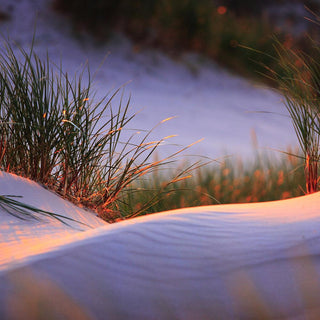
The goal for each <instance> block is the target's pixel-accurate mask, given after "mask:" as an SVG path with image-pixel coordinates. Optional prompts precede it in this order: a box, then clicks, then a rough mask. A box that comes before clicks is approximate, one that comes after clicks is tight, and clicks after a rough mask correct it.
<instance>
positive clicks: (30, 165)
mask: <svg viewBox="0 0 320 320" xmlns="http://www.w3.org/2000/svg"><path fill="white" fill-rule="evenodd" d="M3 48H4V50H3V51H2V52H1V54H0V69H1V72H0V89H1V90H0V126H1V132H0V168H1V170H4V171H8V172H13V173H16V174H19V175H21V176H24V177H28V178H30V179H32V180H35V181H37V182H40V183H42V184H44V185H46V186H47V187H49V188H50V189H52V190H54V191H55V192H56V193H58V194H60V195H61V196H63V197H64V198H66V199H68V200H70V201H72V202H73V203H75V204H77V205H81V206H85V207H87V208H90V209H93V210H95V211H96V212H97V213H98V214H99V216H100V217H101V218H103V219H105V220H107V221H110V222H113V221H118V220H119V219H126V218H132V217H135V216H137V215H140V214H148V213H153V212H157V211H163V210H169V209H174V208H180V207H187V206H188V207H189V206H196V205H207V204H217V203H236V202H253V201H267V200H277V199H284V198H289V197H294V196H299V195H302V194H303V193H304V192H309V191H310V190H309V189H308V188H309V186H308V185H307V188H306V190H304V187H301V186H303V183H301V181H302V179H303V165H302V164H301V159H300V158H299V157H298V158H295V157H293V156H292V153H295V152H291V151H289V152H288V153H287V156H286V157H285V158H284V159H278V158H272V157H270V156H267V155H263V154H259V153H257V155H256V159H254V160H253V162H252V163H243V162H242V161H241V160H237V159H234V158H226V159H223V160H222V161H216V162H215V163H212V164H210V165H207V166H206V167H205V168H204V167H202V165H203V162H200V161H199V162H194V163H191V164H188V163H184V162H183V161H180V162H176V164H175V168H176V169H175V170H173V169H167V170H166V169H165V168H166V164H168V165H169V164H170V168H173V166H172V162H174V161H177V158H178V156H179V155H180V154H181V152H182V151H184V150H185V149H186V148H188V147H186V148H182V149H178V150H177V151H176V152H175V153H173V154H172V155H171V156H169V157H167V158H164V159H157V157H156V155H157V150H158V148H159V147H160V146H161V145H162V143H163V142H164V141H165V140H166V139H167V138H163V139H159V140H158V141H150V139H149V137H150V134H151V133H152V131H153V130H154V129H151V130H150V131H147V132H145V133H142V135H141V134H139V135H138V134H137V132H136V131H134V132H133V133H132V134H130V130H128V129H130V128H129V125H130V121H131V120H132V119H133V117H134V114H131V115H130V114H129V111H128V110H129V105H130V100H128V101H126V102H123V99H122V98H121V97H120V98H119V99H118V100H117V101H115V99H116V97H117V95H119V94H121V92H120V91H121V89H119V90H116V91H114V92H112V93H109V94H108V95H106V96H105V97H104V98H102V99H100V100H97V99H95V96H94V92H93V91H92V88H91V80H90V71H89V70H87V69H86V70H84V71H83V72H88V74H87V78H88V79H89V80H88V81H87V82H85V81H84V80H83V79H84V73H80V74H78V75H77V74H76V75H75V76H74V77H73V78H70V76H69V75H68V74H66V73H64V72H63V70H62V67H61V66H55V65H53V64H52V63H51V62H50V59H49V57H48V56H47V57H46V58H45V59H40V57H39V56H37V54H36V53H35V52H34V50H33V46H31V47H30V49H29V50H27V51H26V50H24V49H23V48H19V47H15V46H14V45H13V44H11V43H10V42H9V41H5V42H4V46H3ZM112 103H117V106H118V107H117V108H116V109H114V108H113V107H112ZM167 120H168V119H166V120H164V121H161V122H160V124H162V122H165V121H167ZM314 127H315V128H318V127H316V126H314ZM126 129H127V130H126ZM317 130H318V129H317ZM318 131H319V130H318ZM318 131H317V132H318ZM124 133H125V134H126V135H125V136H124V135H123V134H124ZM123 137H124V138H123ZM308 150H309V149H308ZM303 151H305V150H303ZM302 158H303V159H305V157H304V156H302ZM17 196H19V195H17ZM2 200H3V201H2ZM8 201H9V202H10V203H11V204H12V205H13V206H15V208H17V207H18V206H19V204H21V203H20V202H17V201H16V200H15V199H12V198H8V197H6V198H3V199H2V198H1V199H0V202H1V203H2V204H4V205H5V206H6V207H8V203H9V202H8ZM12 201H15V202H14V203H13V202H12ZM12 208H14V207H11V209H12ZM25 209H27V210H25ZM10 212H12V211H10ZM23 212H27V214H29V215H30V212H32V210H30V208H26V207H23V206H22V207H21V212H20V213H23ZM34 212H35V213H37V211H36V210H34ZM38 213H40V214H41V212H38ZM56 217H59V218H61V217H60V216H59V213H56Z"/></svg>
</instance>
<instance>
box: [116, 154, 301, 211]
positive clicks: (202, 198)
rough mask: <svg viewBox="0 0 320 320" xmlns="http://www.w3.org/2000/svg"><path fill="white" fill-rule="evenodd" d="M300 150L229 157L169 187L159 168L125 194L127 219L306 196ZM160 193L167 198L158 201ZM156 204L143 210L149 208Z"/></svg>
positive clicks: (124, 205)
mask: <svg viewBox="0 0 320 320" xmlns="http://www.w3.org/2000/svg"><path fill="white" fill-rule="evenodd" d="M295 154H298V150H291V149H288V150H287V153H286V154H285V153H277V154H275V153H273V152H272V153H271V152H263V153H258V152H257V154H256V157H255V159H253V160H252V161H248V160H246V161H245V162H244V161H243V160H242V159H241V158H239V157H226V158H224V159H222V160H220V161H217V162H215V163H212V164H209V165H207V166H205V167H201V168H198V169H197V170H195V171H194V172H193V174H192V176H191V177H189V178H188V179H183V180H181V181H178V182H177V183H173V184H169V185H168V184H167V183H166V180H165V173H163V172H161V170H158V172H154V174H153V175H152V177H151V179H150V178H149V179H138V180H136V181H134V183H133V186H132V191H133V190H134V191H133V192H132V193H126V191H125V192H124V193H123V194H122V198H123V200H124V202H123V203H122V206H121V207H120V208H121V212H122V214H123V215H126V216H128V217H132V216H135V215H136V214H135V211H137V212H139V213H140V214H149V213H154V212H159V211H164V210H170V209H178V208H182V207H193V206H201V205H216V204H227V203H249V202H261V201H272V200H281V199H286V198H292V197H297V196H301V195H304V194H306V193H307V191H306V188H305V183H304V182H305V176H304V160H303V157H299V156H296V155H295ZM159 190H162V194H163V195H164V196H162V197H161V199H159V198H157V197H158V195H159V193H157V192H158V191H159ZM150 202H151V203H152V202H154V203H153V205H152V206H149V207H147V208H144V206H145V204H147V203H150Z"/></svg>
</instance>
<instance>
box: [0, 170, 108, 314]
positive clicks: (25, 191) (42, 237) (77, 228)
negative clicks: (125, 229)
mask: <svg viewBox="0 0 320 320" xmlns="http://www.w3.org/2000/svg"><path fill="white" fill-rule="evenodd" d="M0 195H14V196H22V198H14V199H16V200H18V201H20V202H23V203H26V204H28V205H31V206H33V207H36V208H38V209H42V210H45V211H49V212H54V213H56V214H60V215H62V216H65V217H68V218H70V219H73V220H75V221H77V222H75V221H71V220H63V221H65V222H66V223H67V224H64V223H61V222H60V221H58V220H55V219H53V218H47V217H45V216H39V215H38V216H37V217H39V218H40V220H38V221H37V220H35V219H27V220H22V219H18V218H17V217H14V216H12V215H10V214H8V213H7V212H6V211H5V210H4V209H3V208H0V270H1V269H3V268H7V267H8V266H9V265H10V263H12V262H13V263H15V262H17V261H20V260H21V259H24V258H27V257H30V256H33V255H36V254H38V253H40V252H46V251H48V250H49V249H52V248H54V247H57V246H58V245H60V244H61V243H63V244H65V243H66V241H67V240H66V239H65V237H69V236H70V235H72V234H78V236H81V235H82V234H83V231H84V230H91V229H94V228H96V227H99V226H104V225H106V223H105V222H104V221H103V220H101V219H100V218H98V217H97V216H96V215H95V214H93V213H92V212H88V211H86V210H83V209H81V208H79V207H76V206H75V205H73V204H72V203H70V202H68V201H65V200H63V199H61V198H60V197H58V196H57V195H56V194H54V193H52V192H50V191H48V190H46V189H44V188H43V187H42V186H40V185H39V184H37V183H35V182H33V181H30V180H28V179H24V178H21V177H18V176H16V175H12V174H8V173H5V172H1V171H0ZM21 217H23V216H21ZM0 318H1V317H0Z"/></svg>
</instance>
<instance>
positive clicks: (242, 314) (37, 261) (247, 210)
mask: <svg viewBox="0 0 320 320" xmlns="http://www.w3.org/2000/svg"><path fill="white" fill-rule="evenodd" d="M0 181H1V182H0V191H1V192H3V188H4V186H5V188H10V187H12V185H14V189H15V190H16V192H17V191H19V190H21V192H23V193H24V195H29V196H30V198H27V196H26V199H25V200H28V201H29V200H30V201H31V197H32V194H33V193H34V191H37V194H38V195H39V196H38V197H37V201H38V202H37V204H38V205H41V206H42V204H43V206H46V208H54V206H55V204H57V205H58V204H59V206H60V208H64V209H63V210H64V213H66V214H67V215H68V216H70V217H73V218H76V219H79V220H81V221H86V223H89V224H92V226H94V227H95V228H94V229H90V230H89V229H87V230H83V231H79V230H78V229H75V228H70V227H67V226H65V225H63V224H61V223H58V222H56V221H54V220H52V219H47V220H46V221H45V222H42V223H38V222H35V221H21V220H17V219H16V218H13V217H8V216H7V214H6V213H4V212H1V222H2V223H1V237H2V238H1V249H0V257H1V264H2V271H1V272H0V278H1V279H0V314H1V315H3V318H4V319H6V317H7V318H10V316H12V314H13V315H14V314H15V313H16V312H18V311H16V310H26V311H24V312H27V313H25V314H28V312H29V313H30V312H31V314H32V318H34V317H35V318H36V317H37V312H38V311H35V310H37V307H36V306H37V303H39V300H40V301H41V299H42V300H43V301H44V303H45V304H44V305H45V306H46V308H47V309H48V311H47V312H49V313H50V314H51V315H53V316H54V318H59V317H60V316H61V314H64V315H67V314H68V312H71V314H73V315H74V314H75V313H74V312H79V314H82V316H84V315H86V316H88V317H89V318H90V317H91V318H94V319H240V318H241V319H242V318H244V319H250V318H252V319H258V318H261V317H262V316H263V315H266V316H267V318H268V317H269V318H279V317H280V318H281V317H282V318H292V319H300V318H301V319H303V317H304V316H305V315H306V314H308V315H310V314H314V313H316V312H318V311H319V310H317V308H319V304H318V300H319V297H320V283H319V281H318V279H319V273H320V269H319V267H320V259H319V253H320V238H319V236H320V229H319V227H318V226H319V224H320V212H319V207H320V206H319V205H320V194H319V193H316V194H313V195H309V196H304V197H300V198H295V199H290V200H283V201H275V202H267V203H256V204H241V205H239V204H238V205H219V206H206V207H196V208H186V209H180V210H174V211H169V212H163V213H159V214H154V215H150V216H146V217H142V218H137V219H133V220H130V221H125V222H121V223H116V224H113V225H104V223H103V222H101V221H99V220H97V218H96V217H95V216H93V215H91V214H89V213H86V215H85V214H84V212H83V210H80V209H77V208H75V207H74V206H72V205H70V204H69V203H65V202H64V200H62V199H59V198H56V196H55V195H53V194H52V193H50V192H48V191H46V190H44V189H42V188H41V187H39V186H37V185H36V184H35V183H30V182H27V181H26V180H24V179H21V178H18V177H16V176H11V175H9V174H2V176H1V179H0ZM4 181H5V182H4ZM4 183H5V184H4ZM19 188H21V189H19ZM53 198H54V199H55V200H54V201H53V202H51V201H52V199H53ZM64 204H65V206H64ZM56 207H57V206H56ZM14 219H16V220H15V221H14ZM35 230H36V231H35ZM30 243H31V244H32V245H30ZM37 244H38V245H37ZM7 246H8V247H7ZM6 247H7V249H6ZM12 253H13V254H12ZM8 262H10V263H8ZM51 292H56V293H55V295H52V294H51ZM29 293H30V294H29ZM31 293H32V294H33V295H34V297H35V298H34V300H32V297H31V296H32V294H31ZM24 295H26V296H28V300H26V299H25V298H22V297H23V296H24ZM39 297H40V298H41V299H40V298H39ZM8 301H9V302H10V301H11V302H10V303H11V304H10V303H9V302H8ZM12 301H14V305H15V307H14V308H12V307H10V306H12ZM26 301H28V303H27V304H26ZM62 301H64V303H62ZM66 301H69V302H68V303H67V306H68V308H71V309H70V310H71V311H70V310H69V309H68V308H67V307H66V306H65V304H66ZM68 310H69V311H68ZM72 310H73V311H72ZM19 312H20V311H19ZM32 312H33V313H32ZM34 312H35V313H34ZM81 312H84V313H81ZM59 315H60V316H59ZM18 318H19V317H18ZM40 318H41V317H40ZM70 319H72V317H71V318H70Z"/></svg>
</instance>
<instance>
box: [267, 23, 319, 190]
mask: <svg viewBox="0 0 320 320" xmlns="http://www.w3.org/2000/svg"><path fill="white" fill-rule="evenodd" d="M317 19H318V20H319V21H320V18H317ZM305 41H306V42H308V47H309V50H308V51H304V50H301V49H300V48H297V47H290V48H288V47H286V46H284V45H283V44H282V43H281V42H280V41H278V40H277V39H276V40H275V45H274V46H275V49H276V56H275V57H274V59H275V61H276V62H277V63H278V66H279V68H278V69H280V72H278V71H275V70H271V69H270V68H269V67H267V69H268V74H269V75H270V77H272V78H273V79H274V80H275V81H276V82H277V84H278V88H279V90H280V91H281V93H282V94H283V96H284V103H285V106H286V107H287V110H288V112H289V114H290V117H291V120H292V124H293V127H294V129H295V132H296V135H297V138H298V141H299V144H300V148H301V151H302V154H303V159H304V163H305V165H304V167H305V168H304V170H305V184H306V191H307V193H313V192H316V191H318V190H319V180H320V177H319V162H320V116H319V115H320V107H319V96H320V63H319V58H320V44H319V42H318V40H313V39H312V38H311V37H309V36H308V37H307V38H306V39H305ZM270 71H271V72H270Z"/></svg>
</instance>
